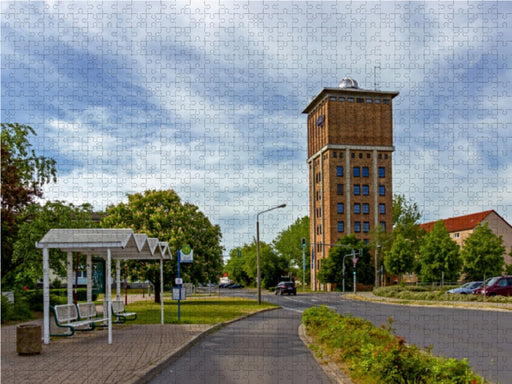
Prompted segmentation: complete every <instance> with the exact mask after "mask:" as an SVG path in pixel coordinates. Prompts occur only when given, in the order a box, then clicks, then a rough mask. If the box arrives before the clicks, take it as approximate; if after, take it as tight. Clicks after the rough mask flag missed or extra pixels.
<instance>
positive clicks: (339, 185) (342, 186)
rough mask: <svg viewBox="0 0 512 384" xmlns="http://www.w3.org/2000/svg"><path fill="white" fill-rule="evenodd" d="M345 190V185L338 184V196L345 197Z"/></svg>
mask: <svg viewBox="0 0 512 384" xmlns="http://www.w3.org/2000/svg"><path fill="white" fill-rule="evenodd" d="M344 190H345V185H344V184H336V194H337V195H343V191H344Z"/></svg>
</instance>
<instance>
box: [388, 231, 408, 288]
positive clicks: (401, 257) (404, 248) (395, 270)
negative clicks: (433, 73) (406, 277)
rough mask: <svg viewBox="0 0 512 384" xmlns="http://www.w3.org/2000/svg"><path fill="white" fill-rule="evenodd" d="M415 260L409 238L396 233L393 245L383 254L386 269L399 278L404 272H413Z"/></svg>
mask: <svg viewBox="0 0 512 384" xmlns="http://www.w3.org/2000/svg"><path fill="white" fill-rule="evenodd" d="M415 260H416V258H415V253H414V250H413V249H412V247H411V242H410V240H408V239H406V238H405V237H404V236H403V235H401V234H398V235H397V236H396V238H395V241H394V242H393V246H392V247H391V249H390V250H389V251H388V252H386V254H385V256H384V267H385V268H386V271H388V272H390V273H392V274H394V275H397V276H399V278H400V276H401V275H403V274H404V273H406V272H413V270H414V264H415Z"/></svg>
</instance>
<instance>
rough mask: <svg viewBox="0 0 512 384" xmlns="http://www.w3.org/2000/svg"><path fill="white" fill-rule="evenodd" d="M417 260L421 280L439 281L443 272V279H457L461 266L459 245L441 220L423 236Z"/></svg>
mask: <svg viewBox="0 0 512 384" xmlns="http://www.w3.org/2000/svg"><path fill="white" fill-rule="evenodd" d="M419 262H420V264H421V266H420V270H419V274H420V277H421V279H422V280H423V281H439V280H441V276H442V273H443V272H444V278H445V280H447V281H455V280H457V278H458V276H459V272H460V269H461V267H462V261H461V259H460V255H459V246H458V245H457V243H456V242H455V241H453V240H452V239H451V237H450V234H449V233H448V230H447V229H446V227H445V225H444V222H443V221H442V220H440V221H438V222H437V223H436V224H435V225H434V228H433V229H432V231H430V232H429V233H428V234H427V235H426V236H425V239H424V241H423V244H422V245H421V247H420V255H419Z"/></svg>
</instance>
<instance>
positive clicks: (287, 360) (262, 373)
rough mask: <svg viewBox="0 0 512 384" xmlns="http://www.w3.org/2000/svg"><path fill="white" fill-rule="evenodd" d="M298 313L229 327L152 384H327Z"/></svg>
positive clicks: (273, 313)
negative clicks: (302, 335) (305, 340)
mask: <svg viewBox="0 0 512 384" xmlns="http://www.w3.org/2000/svg"><path fill="white" fill-rule="evenodd" d="M299 325H300V313H297V312H295V311H288V310H283V309H278V310H273V311H268V312H263V313H260V314H258V315H255V316H251V317H249V318H247V319H244V320H241V321H238V322H234V323H231V324H229V325H227V326H226V327H224V328H221V329H220V330H218V331H216V332H214V333H212V334H210V335H208V336H207V337H206V338H205V339H203V340H202V341H201V342H200V343H198V344H196V345H195V346H193V347H192V348H191V349H189V350H188V351H187V352H186V354H185V355H184V356H182V357H181V358H180V359H178V360H177V361H176V362H174V363H173V364H171V365H169V366H168V367H166V368H165V369H164V370H163V371H162V372H161V373H160V374H159V375H158V376H157V377H155V378H154V379H153V380H152V381H151V382H150V383H152V384H164V383H165V384H170V383H181V384H184V383H187V384H196V383H197V384H204V383H222V384H238V383H255V384H256V383H290V384H291V383H293V384H301V383H304V384H312V383H315V384H322V383H330V381H329V379H328V378H327V376H326V375H325V374H324V372H323V371H322V369H321V368H320V367H319V365H318V364H317V363H316V361H315V360H314V358H313V357H312V355H311V352H310V351H309V350H308V349H307V348H306V346H305V345H304V343H303V342H302V340H300V338H299V336H298V331H297V330H298V327H299Z"/></svg>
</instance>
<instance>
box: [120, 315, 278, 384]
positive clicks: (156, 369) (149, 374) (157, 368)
mask: <svg viewBox="0 0 512 384" xmlns="http://www.w3.org/2000/svg"><path fill="white" fill-rule="evenodd" d="M280 308H281V307H275V308H265V309H262V310H259V311H257V312H253V313H249V314H247V315H243V316H240V317H237V318H236V319H233V320H229V321H224V322H222V323H219V324H215V325H212V327H211V328H208V329H207V330H206V331H204V332H202V333H200V334H199V335H196V336H195V337H193V338H192V339H190V340H189V341H188V342H187V343H185V344H184V345H182V346H181V347H180V348H178V349H177V350H176V351H174V352H172V353H171V354H169V355H168V356H165V357H163V358H161V359H160V360H159V361H157V362H155V364H154V366H153V367H151V368H149V369H146V370H144V371H143V372H140V375H139V377H138V378H136V379H134V381H132V382H130V384H147V383H149V382H150V381H151V380H152V379H153V378H154V377H155V376H157V375H158V374H159V373H160V372H162V371H163V370H164V369H165V368H166V367H167V366H169V365H171V364H172V363H174V362H175V361H176V360H178V359H179V358H180V357H182V356H183V355H184V354H185V353H186V352H187V351H188V350H189V349H190V348H192V347H193V346H194V345H196V344H197V343H199V342H200V341H201V340H203V339H204V338H205V337H206V336H208V335H210V334H212V333H214V332H216V331H218V330H219V329H221V328H224V327H225V326H227V325H229V324H232V323H235V322H237V321H240V320H244V319H247V318H248V317H251V316H254V315H257V314H259V313H263V312H268V311H273V310H276V309H280Z"/></svg>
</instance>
